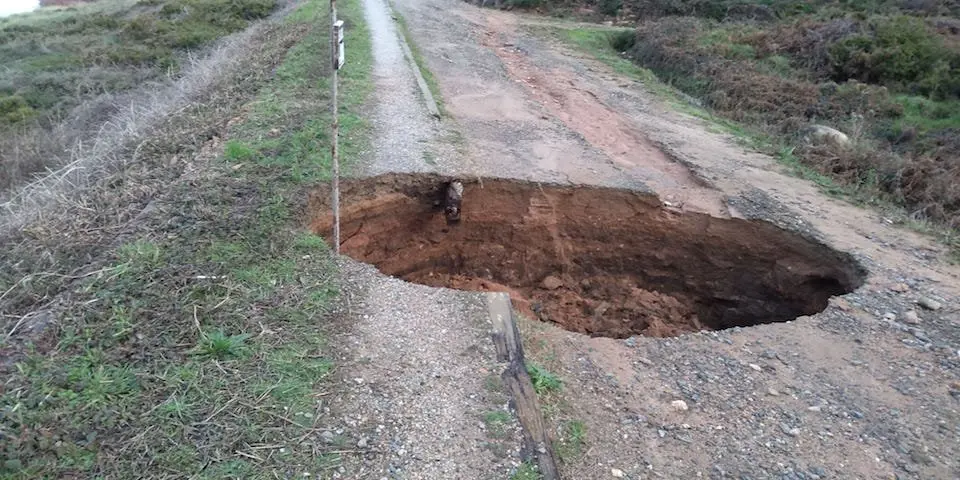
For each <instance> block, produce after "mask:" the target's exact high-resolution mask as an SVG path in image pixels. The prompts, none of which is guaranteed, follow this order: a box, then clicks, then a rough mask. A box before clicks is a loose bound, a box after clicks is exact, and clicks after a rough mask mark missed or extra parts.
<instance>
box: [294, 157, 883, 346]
mask: <svg viewBox="0 0 960 480" xmlns="http://www.w3.org/2000/svg"><path fill="white" fill-rule="evenodd" d="M445 180H446V179H445V178H443V177H440V176H435V175H396V174H390V175H382V176H379V177H373V178H367V179H360V180H349V181H346V182H344V184H343V187H342V188H343V190H342V199H343V200H342V214H341V217H342V227H341V232H342V238H341V252H342V253H344V254H346V255H349V256H351V257H353V258H355V259H357V260H360V261H363V262H367V263H371V264H373V265H375V266H377V267H378V268H379V269H380V271H382V272H383V273H385V274H387V275H392V276H395V277H400V278H403V279H405V280H407V281H410V282H416V283H420V284H424V285H430V286H435V287H449V288H455V289H462V290H479V291H502V292H508V293H509V294H510V296H511V297H512V298H513V301H514V304H515V306H516V307H517V309H518V310H520V311H521V313H524V314H526V315H529V316H530V317H532V318H539V319H540V320H544V321H549V322H555V323H557V324H559V325H561V326H563V327H564V328H566V329H567V330H571V331H574V332H580V333H585V334H589V335H596V336H607V337H614V338H625V337H629V336H631V335H647V336H658V337H662V336H673V335H678V334H681V333H684V332H691V331H699V330H711V329H712V330H719V329H725V328H731V327H747V326H752V325H758V324H764V323H773V322H784V321H788V320H792V319H795V318H797V317H799V316H802V315H812V314H815V313H818V312H820V311H822V310H823V309H825V308H826V307H827V301H828V299H829V298H830V297H833V296H836V295H842V294H845V293H849V292H851V291H853V290H854V289H856V288H857V287H859V286H860V285H861V284H862V283H863V279H864V276H865V271H864V270H863V269H862V268H861V267H860V266H859V265H858V264H857V262H856V261H855V260H854V259H853V258H852V257H851V256H850V255H848V254H845V253H841V252H837V251H835V250H832V249H830V248H829V247H827V246H825V245H823V244H820V243H818V242H816V241H813V240H810V239H807V238H804V237H803V236H800V235H798V234H795V233H791V232H788V231H785V230H782V229H780V228H778V227H776V226H774V225H772V224H770V223H767V222H763V221H755V220H742V219H722V218H716V217H711V216H708V215H703V214H696V213H683V214H680V213H678V212H674V211H670V210H666V209H664V208H662V206H661V205H660V202H659V200H658V199H657V197H655V196H653V195H649V194H643V193H638V192H634V191H629V190H619V189H611V188H597V187H587V186H558V185H546V184H544V185H541V184H536V183H529V182H522V181H515V180H502V179H483V182H482V184H481V183H466V184H465V185H464V191H463V197H462V198H463V203H462V212H461V220H460V221H459V222H458V223H454V224H450V223H449V222H448V221H447V218H446V217H445V215H444V205H443V201H444V198H445V195H446V192H447V188H446V186H447V183H446V181H445ZM311 212H313V217H312V220H311V221H312V225H313V229H314V231H315V232H317V233H319V234H321V235H324V236H328V234H329V232H330V210H329V191H328V190H325V189H321V190H319V191H317V192H315V194H314V195H313V197H312V199H311Z"/></svg>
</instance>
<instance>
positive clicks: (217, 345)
mask: <svg viewBox="0 0 960 480" xmlns="http://www.w3.org/2000/svg"><path fill="white" fill-rule="evenodd" d="M249 338H250V334H249V333H240V334H237V335H227V334H225V333H223V330H217V331H215V332H213V333H209V334H202V335H201V338H200V343H199V344H198V345H197V346H196V348H195V349H194V352H193V353H194V354H196V355H197V356H199V357H202V358H208V359H216V360H229V359H232V358H242V357H244V356H245V354H246V353H247V352H248V351H249V347H248V346H247V345H246V341H247V339H249Z"/></svg>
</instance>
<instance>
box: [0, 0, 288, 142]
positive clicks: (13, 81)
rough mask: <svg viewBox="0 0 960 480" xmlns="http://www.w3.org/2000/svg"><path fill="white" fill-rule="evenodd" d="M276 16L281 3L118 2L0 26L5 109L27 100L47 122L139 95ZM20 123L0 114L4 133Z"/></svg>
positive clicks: (253, 0)
mask: <svg viewBox="0 0 960 480" xmlns="http://www.w3.org/2000/svg"><path fill="white" fill-rule="evenodd" d="M148 4H149V5H148ZM275 8H276V2H275V0H158V1H156V2H143V1H141V2H137V1H133V0H113V1H107V2H102V3H97V4H94V5H82V6H79V7H74V8H71V9H67V10H54V11H47V10H40V11H38V12H36V13H32V14H28V15H19V16H15V17H11V18H7V19H0V64H3V65H4V67H5V68H4V69H3V71H2V72H0V105H2V104H3V103H4V101H5V99H10V98H22V99H24V100H25V101H26V103H27V104H28V105H29V107H30V108H31V109H33V110H34V111H35V112H36V115H37V116H39V117H41V118H45V117H46V116H47V115H50V114H54V113H56V112H63V111H64V110H66V109H69V108H72V107H73V106H76V105H78V104H79V103H82V102H83V101H84V100H85V99H87V98H90V97H92V96H95V95H98V94H101V93H103V92H105V91H108V92H114V93H116V92H119V91H122V90H125V89H129V88H133V87H134V86H136V85H138V84H142V82H143V81H145V80H147V79H149V78H151V77H160V76H163V75H166V74H168V73H170V72H173V71H176V69H177V68H178V66H179V64H180V61H181V56H182V53H183V52H185V51H187V50H194V49H197V48H200V47H203V46H205V45H207V44H209V43H210V42H212V41H214V40H216V39H218V38H220V37H223V36H226V35H228V34H230V33H233V32H236V31H239V30H242V29H244V28H246V26H247V25H248V24H249V23H250V22H251V21H253V20H257V19H260V18H264V17H266V16H267V15H269V14H270V13H271V12H272V11H273V10H274V9H275ZM7 101H9V100H7ZM19 121H22V119H18V118H15V117H11V116H10V115H3V114H2V112H0V127H3V126H4V125H3V124H4V123H6V124H8V125H9V124H13V123H18V122H19Z"/></svg>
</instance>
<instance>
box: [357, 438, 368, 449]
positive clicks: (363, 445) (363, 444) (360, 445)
mask: <svg viewBox="0 0 960 480" xmlns="http://www.w3.org/2000/svg"><path fill="white" fill-rule="evenodd" d="M357 448H367V438H366V437H361V438H360V441H359V442H357Z"/></svg>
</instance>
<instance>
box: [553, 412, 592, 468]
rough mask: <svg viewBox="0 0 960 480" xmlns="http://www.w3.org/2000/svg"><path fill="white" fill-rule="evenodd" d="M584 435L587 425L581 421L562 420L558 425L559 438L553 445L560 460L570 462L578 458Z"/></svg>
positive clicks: (581, 449)
mask: <svg viewBox="0 0 960 480" xmlns="http://www.w3.org/2000/svg"><path fill="white" fill-rule="evenodd" d="M586 436H587V427H586V425H585V424H584V423H583V422H582V421H580V420H569V421H566V422H563V423H562V424H561V427H560V439H559V442H557V445H556V447H555V448H556V452H557V457H558V458H559V459H560V461H561V462H564V463H570V462H573V461H575V460H577V459H578V458H580V457H581V456H582V455H583V451H584V450H583V449H584V445H585V444H586Z"/></svg>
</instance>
